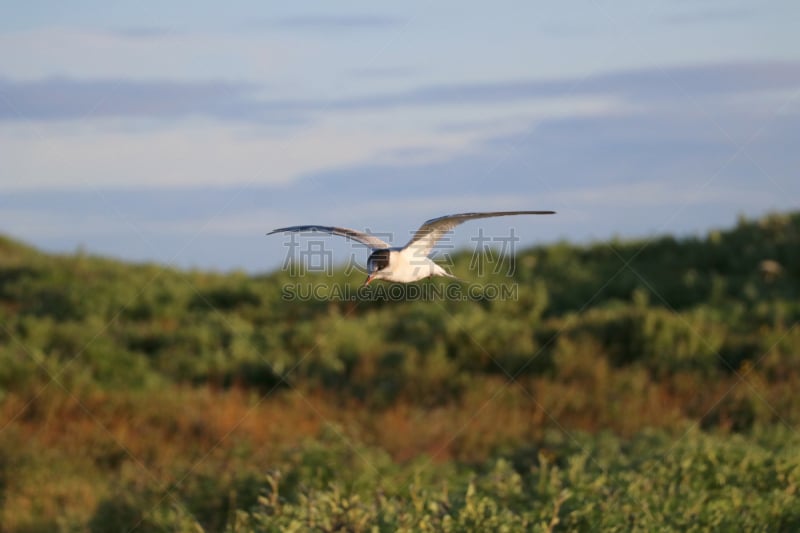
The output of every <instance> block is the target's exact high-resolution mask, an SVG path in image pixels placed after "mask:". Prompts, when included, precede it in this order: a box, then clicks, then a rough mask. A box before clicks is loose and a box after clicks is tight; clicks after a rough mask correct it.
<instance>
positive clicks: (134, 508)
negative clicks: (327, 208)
mask: <svg viewBox="0 0 800 533" xmlns="http://www.w3.org/2000/svg"><path fill="white" fill-rule="evenodd" d="M265 246H266V243H265ZM498 261H499V259H498V258H497V257H495V256H484V257H482V258H480V261H479V263H480V269H478V264H476V263H475V262H474V258H472V257H471V256H470V255H469V254H465V253H462V254H458V255H456V256H455V257H454V265H453V268H452V270H453V272H454V273H455V274H456V275H458V276H459V277H461V278H462V279H465V280H472V281H474V282H475V283H474V284H465V285H463V286H461V285H456V287H457V288H458V289H459V290H460V291H462V292H458V293H457V294H456V293H453V292H451V293H450V296H454V295H457V296H458V298H457V299H456V298H447V297H443V296H442V295H444V294H446V292H445V291H446V287H448V286H449V285H448V284H447V283H446V282H443V281H441V282H440V281H434V282H423V283H420V284H417V285H413V286H407V287H400V286H394V287H395V288H392V289H390V286H388V285H378V287H377V288H376V287H370V290H367V291H365V292H358V287H359V286H360V284H361V283H363V276H362V275H361V274H360V273H358V272H353V273H350V274H348V275H346V274H345V273H344V272H336V273H334V275H333V276H331V277H328V276H324V275H319V274H314V275H312V274H310V273H306V274H305V275H303V276H300V277H298V276H290V275H289V274H288V273H286V272H275V273H272V274H269V275H264V276H247V275H245V274H229V275H222V274H212V273H205V272H198V271H180V270H174V269H168V268H163V267H161V266H159V265H154V264H149V265H131V264H125V263H122V262H119V261H114V260H109V259H103V258H97V257H93V256H90V255H86V254H74V255H62V256H54V255H48V254H44V253H41V252H39V251H37V250H35V249H33V248H30V247H28V246H26V245H24V244H21V243H18V242H15V241H13V240H11V239H8V238H0V323H1V324H2V328H0V428H1V429H0V505H2V509H1V510H0V524H3V525H2V526H0V531H52V530H64V531H69V530H76V529H77V530H80V529H86V528H88V529H91V530H93V531H106V530H109V531H112V530H115V531H116V530H130V529H132V528H136V527H138V528H139V530H143V531H144V530H147V531H149V530H153V531H161V530H164V529H167V530H175V529H181V530H182V529H187V528H196V527H200V526H202V527H203V528H205V529H206V530H208V531H218V530H223V529H226V528H228V529H229V530H238V531H249V530H263V531H271V530H276V531H277V530H284V529H285V528H286V527H289V525H290V524H296V525H297V528H298V529H299V530H302V529H305V528H308V527H312V525H313V524H317V526H318V527H319V528H320V529H323V530H329V531H333V530H337V524H338V528H339V529H341V530H351V531H361V530H365V528H366V525H367V524H373V523H376V521H378V519H379V517H383V518H381V520H384V521H385V523H384V524H382V525H381V526H380V527H381V530H385V531H393V530H396V529H397V528H398V527H409V528H411V529H421V528H422V527H423V526H422V524H431V526H430V527H433V528H445V529H446V528H448V527H452V528H454V529H462V530H463V529H471V528H472V529H475V530H480V529H485V528H486V527H489V528H493V527H497V526H498V525H499V524H506V525H509V527H511V528H512V530H513V529H514V528H522V529H535V527H541V529H543V530H546V529H548V528H550V529H558V528H559V527H563V528H565V529H569V530H573V529H579V530H593V529H595V526H597V525H598V524H599V523H601V521H607V522H602V523H603V524H605V525H607V526H608V527H612V526H614V525H615V524H616V525H618V526H619V525H620V524H623V526H621V527H629V525H625V524H629V523H628V520H634V521H635V524H636V526H637V527H640V528H641V529H643V530H649V529H652V528H653V527H657V526H658V525H659V524H660V525H663V526H664V527H665V528H666V529H675V530H684V529H685V528H686V526H687V524H693V523H696V524H700V525H701V526H702V525H703V524H705V525H707V526H708V527H710V528H720V529H724V528H725V526H726V524H727V525H728V526H733V525H735V526H739V527H740V528H741V527H744V528H745V529H748V528H749V527H750V526H748V524H751V525H752V528H753V529H757V528H758V527H760V526H763V525H764V524H769V525H771V526H774V527H769V529H784V530H791V529H795V528H797V527H800V506H798V504H797V503H796V502H795V500H797V498H796V494H795V491H796V490H797V486H798V482H800V455H798V452H797V450H800V446H798V444H800V438H798V433H797V427H798V423H800V400H799V399H798V396H797V394H796V393H795V392H794V391H797V390H800V330H799V329H798V328H797V327H796V325H797V321H798V319H800V212H798V213H788V214H775V215H771V216H769V217H766V218H764V219H762V220H756V221H748V220H741V221H740V222H739V224H738V225H737V226H736V227H735V228H732V229H729V230H725V231H716V232H712V233H710V234H709V235H707V236H705V237H703V238H685V239H675V238H672V237H660V238H656V239H652V240H647V241H639V242H627V241H612V242H606V243H597V244H593V245H589V246H576V245H572V244H569V243H561V244H557V245H550V246H543V247H536V248H531V249H528V250H524V251H521V252H520V253H518V254H517V256H516V258H514V259H513V263H512V262H511V261H512V259H511V258H506V259H504V260H503V261H504V262H502V263H498ZM509 273H510V274H509ZM309 287H317V288H318V289H319V290H318V291H317V292H315V293H314V294H315V296H323V297H321V298H319V297H317V298H300V297H298V296H299V295H301V294H302V293H303V291H305V290H308V288H309ZM452 290H455V289H452ZM348 291H350V292H348ZM503 291H506V293H503ZM344 294H347V295H350V294H358V295H359V298H357V299H352V300H351V299H344V298H342V297H341V296H342V295H344ZM326 295H327V297H325V296H326ZM420 295H433V297H430V298H421V297H420ZM462 295H466V296H467V297H466V298H464V299H461V296H462ZM501 296H503V297H501ZM338 465H346V468H344V469H339V468H337V466H338ZM279 471H280V472H281V474H278V472H279ZM649 471H653V472H655V471H660V472H661V473H659V474H653V475H649V474H648V472H649ZM670 476H672V477H671V479H675V480H676V481H675V483H677V485H676V486H679V489H677V490H678V492H677V493H676V492H675V490H676V489H675V488H674V487H672V486H670V485H669V483H667V482H666V479H669V478H670ZM443 478H447V479H448V480H449V481H448V486H445V487H443V486H442V485H441V483H440V482H439V481H437V480H440V479H443ZM753 479H755V480H756V481H755V483H756V485H758V487H757V490H756V489H755V488H753V485H752V484H753ZM623 487H629V488H630V487H632V488H630V491H628V492H625V490H624V489H623ZM637 491H639V492H637ZM681 491H685V493H683V494H682V493H681ZM259 495H260V496H259ZM793 495H794V496H795V497H793ZM381 498H382V499H381ZM693 498H694V500H693ZM693 501H694V502H695V504H696V505H699V504H697V502H705V503H706V504H708V505H705V504H704V505H700V506H699V507H693V505H695V504H693V503H692V502H693ZM381 502H382V503H381ZM642 502H645V505H646V512H639V511H637V509H640V508H641V504H642ZM713 502H718V503H716V504H713ZM481 506H483V507H481ZM731 510H736V511H737V513H738V514H736V513H733V514H732V513H731ZM473 515H474V516H473ZM731 516H735V517H738V518H735V519H731V518H730V517H731ZM631 517H635V518H634V519H632V518H631ZM492 520H494V521H495V522H492ZM726 520H727V522H726ZM730 520H734V521H730ZM448 523H449V524H451V525H450V526H448V525H447V524H448ZM348 528H349V529H348Z"/></svg>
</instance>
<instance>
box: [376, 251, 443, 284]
mask: <svg viewBox="0 0 800 533" xmlns="http://www.w3.org/2000/svg"><path fill="white" fill-rule="evenodd" d="M385 252H388V262H387V263H386V265H383V263H382V262H381V260H382V258H383V255H384V254H385ZM411 252H413V250H411V249H408V248H382V249H380V250H376V251H374V252H372V254H370V259H368V260H367V270H368V271H369V272H370V279H369V281H372V280H373V279H382V280H386V281H395V282H398V283H411V282H412V281H419V280H421V279H425V278H429V277H431V276H445V277H448V278H455V276H453V275H452V274H450V273H449V272H447V271H446V270H445V269H443V268H442V267H441V266H439V265H437V264H436V263H434V262H433V260H432V259H431V258H430V257H428V256H424V257H414V256H413V253H411ZM376 254H377V258H380V259H381V260H376V259H377V258H376ZM370 264H371V266H370Z"/></svg>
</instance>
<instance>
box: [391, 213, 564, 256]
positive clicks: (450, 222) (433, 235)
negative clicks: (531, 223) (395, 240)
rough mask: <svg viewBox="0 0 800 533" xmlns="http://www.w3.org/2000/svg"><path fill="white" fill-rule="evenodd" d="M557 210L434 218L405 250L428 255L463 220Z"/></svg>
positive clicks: (424, 225) (412, 239) (465, 214)
mask: <svg viewBox="0 0 800 533" xmlns="http://www.w3.org/2000/svg"><path fill="white" fill-rule="evenodd" d="M554 213H555V211H493V212H491V213H461V214H459V215H446V216H443V217H438V218H432V219H430V220H428V221H427V222H425V223H424V224H423V225H422V226H420V228H419V229H418V230H417V231H416V232H415V233H414V236H413V237H412V238H411V240H410V241H408V244H406V245H405V247H403V252H405V253H410V254H412V255H413V256H414V257H418V258H421V257H427V255H428V254H429V253H431V250H432V249H433V246H434V245H435V244H436V241H438V240H439V239H441V238H442V236H443V235H444V234H445V233H447V232H448V231H450V230H451V229H453V228H455V227H456V226H458V225H459V224H461V223H462V222H466V221H467V220H473V219H476V218H490V217H505V216H510V215H552V214H554Z"/></svg>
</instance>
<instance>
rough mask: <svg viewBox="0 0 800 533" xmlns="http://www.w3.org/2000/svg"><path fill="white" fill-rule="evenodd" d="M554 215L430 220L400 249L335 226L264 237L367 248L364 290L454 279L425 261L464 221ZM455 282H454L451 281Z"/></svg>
mask: <svg viewBox="0 0 800 533" xmlns="http://www.w3.org/2000/svg"><path fill="white" fill-rule="evenodd" d="M552 214H555V211H494V212H491V213H461V214H458V215H446V216H443V217H438V218H432V219H430V220H428V221H427V222H425V223H424V224H422V226H420V228H419V229H418V230H417V231H416V232H415V233H414V236H413V237H412V238H411V240H410V241H408V244H406V245H405V246H403V247H402V248H398V247H392V246H389V244H388V243H386V242H385V241H383V240H382V239H380V238H378V237H376V236H375V235H370V234H369V233H364V232H361V231H357V230H354V229H348V228H338V227H336V226H314V225H309V226H289V227H286V228H278V229H275V230H272V231H270V232H269V233H267V235H272V234H275V233H294V232H309V231H319V232H321V233H327V234H328V235H339V236H341V237H347V238H348V239H352V240H354V241H358V242H360V243H362V244H366V245H367V246H369V248H370V250H371V251H372V252H371V253H370V256H369V259H367V271H368V276H367V281H365V282H364V286H366V285H369V284H370V282H372V281H373V280H376V279H382V280H385V281H396V282H400V283H410V282H412V281H418V280H421V279H424V278H429V277H432V276H444V277H448V278H455V276H453V275H452V274H450V273H449V272H447V271H446V270H445V269H443V268H442V267H441V266H439V265H438V264H436V263H434V262H433V260H432V259H431V258H430V257H428V254H430V253H431V250H432V249H433V247H434V245H435V244H436V242H437V241H438V240H439V239H441V238H442V237H443V236H444V235H445V234H446V233H447V232H448V231H450V230H452V229H453V228H454V227H456V226H458V225H459V224H461V223H463V222H466V221H467V220H474V219H478V218H490V217H505V216H510V215H552ZM455 279H457V278H455Z"/></svg>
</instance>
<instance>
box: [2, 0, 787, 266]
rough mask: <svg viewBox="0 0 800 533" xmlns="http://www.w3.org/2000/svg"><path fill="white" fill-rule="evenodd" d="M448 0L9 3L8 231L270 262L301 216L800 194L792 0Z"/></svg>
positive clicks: (618, 218)
mask: <svg viewBox="0 0 800 533" xmlns="http://www.w3.org/2000/svg"><path fill="white" fill-rule="evenodd" d="M430 4H431V3H430V2H424V3H423V2H415V1H410V2H403V3H402V4H397V3H394V4H389V3H382V4H379V3H375V2H348V1H346V2H337V3H336V4H335V5H334V4H331V3H330V2H303V3H290V2H280V3H278V2H258V1H250V2H247V1H240V2H228V3H225V4H224V6H223V5H222V4H219V3H218V2H205V1H199V2H171V3H168V4H164V3H162V2H154V1H152V2H151V1H143V2H128V3H121V2H107V1H104V2H100V1H98V2H94V1H92V2H89V1H84V2H70V3H65V2H55V1H53V2H47V1H31V2H15V3H11V2H6V3H3V4H2V6H0V233H2V234H5V235H9V236H11V237H13V238H17V239H21V240H24V241H25V242H28V243H30V244H33V245H35V246H37V247H39V248H41V249H44V250H48V251H55V252H73V251H75V250H78V249H80V250H85V251H88V252H90V253H94V254H100V255H106V256H111V257H117V258H121V259H125V260H132V261H156V262H159V263H163V264H170V265H175V266H178V267H182V268H200V269H214V270H222V271H229V270H245V271H247V272H253V273H257V272H267V271H270V270H273V269H276V268H279V267H280V266H281V265H282V264H283V262H284V260H285V259H286V254H287V250H289V249H290V247H288V246H287V237H286V236H283V235H272V236H266V233H267V232H268V231H269V230H271V229H273V228H276V227H282V226H289V225H295V224H322V225H339V226H346V227H351V228H356V229H359V230H365V229H368V230H370V231H373V232H378V233H381V234H382V235H384V236H387V235H388V236H389V237H391V239H390V240H393V242H394V243H395V244H403V243H404V242H405V241H406V240H407V239H408V236H409V232H410V231H411V230H413V229H415V228H416V227H417V226H418V225H419V224H420V223H422V222H423V221H424V220H426V219H429V218H433V217H436V216H440V215H443V214H450V213H459V212H466V211H485V210H506V209H508V210H512V209H553V210H556V211H557V212H558V214H557V215H554V216H550V217H536V218H534V217H524V218H523V217H519V218H514V219H497V220H494V221H490V222H483V223H478V222H471V223H468V224H465V225H464V226H462V227H460V228H459V229H457V230H456V233H455V235H454V237H453V239H452V240H451V241H450V243H449V245H450V246H463V247H469V246H470V245H471V244H470V243H472V242H473V241H472V240H471V239H473V238H474V236H475V235H476V234H477V232H478V231H485V232H487V234H491V235H497V236H502V235H507V234H508V233H509V231H510V229H511V228H513V230H514V232H515V235H517V236H519V238H520V241H519V245H520V246H528V245H534V244H543V243H549V242H554V241H557V240H561V239H567V240H570V241H573V242H591V241H597V240H605V239H609V238H612V237H623V238H648V237H652V236H655V235H662V234H666V233H669V234H674V235H694V234H703V233H704V232H706V231H708V230H710V229H712V228H723V227H729V226H732V225H734V224H735V223H736V220H737V218H738V217H739V216H742V215H744V216H748V217H757V216H761V215H763V214H765V213H768V212H771V211H786V210H795V209H798V208H800V202H799V200H800V179H798V170H797V169H800V120H799V119H800V37H799V36H798V33H797V31H796V21H797V20H800V4H798V3H797V2H791V1H785V2H777V1H776V2H770V3H769V4H761V5H756V4H754V3H752V2H739V1H736V0H726V1H716V0H700V1H692V2H688V1H672V0H670V1H667V0H662V1H653V2H640V1H622V2H602V3H598V2H585V1H583V2H559V3H548V4H542V3H534V2H493V3H491V5H490V4H489V3H483V2H482V3H469V2H467V3H465V2H437V3H435V4H434V5H430ZM345 246H347V245H346V243H345V244H343V243H338V244H332V245H331V250H333V251H334V253H335V256H336V257H337V258H338V259H340V260H341V261H344V260H348V252H349V250H348V249H345V248H344V247H345ZM359 253H360V252H359ZM364 255H365V254H364Z"/></svg>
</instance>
